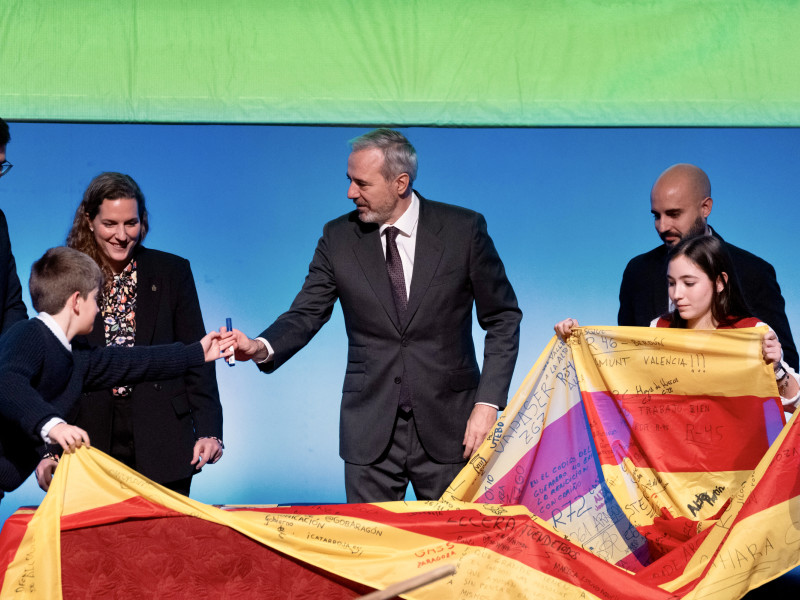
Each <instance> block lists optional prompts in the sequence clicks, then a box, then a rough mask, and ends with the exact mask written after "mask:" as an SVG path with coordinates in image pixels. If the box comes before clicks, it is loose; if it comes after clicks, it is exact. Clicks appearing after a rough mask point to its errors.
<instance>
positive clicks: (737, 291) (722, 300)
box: [667, 235, 751, 329]
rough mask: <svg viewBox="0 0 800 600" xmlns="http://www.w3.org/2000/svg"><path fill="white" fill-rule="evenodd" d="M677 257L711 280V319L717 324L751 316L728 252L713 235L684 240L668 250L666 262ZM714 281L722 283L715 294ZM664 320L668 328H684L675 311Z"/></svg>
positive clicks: (730, 322) (725, 323) (684, 324)
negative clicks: (690, 263)
mask: <svg viewBox="0 0 800 600" xmlns="http://www.w3.org/2000/svg"><path fill="white" fill-rule="evenodd" d="M679 256H685V257H686V258H688V259H689V260H690V261H692V262H693V263H694V264H695V265H697V266H698V267H699V268H700V270H701V271H703V273H705V274H706V275H707V276H708V278H709V279H710V280H711V283H712V286H711V316H712V317H713V318H714V320H715V321H716V322H717V323H719V324H721V325H730V324H732V323H735V322H736V321H738V320H739V319H742V318H744V317H749V316H751V314H750V309H749V308H748V307H747V303H746V302H745V300H744V296H743V295H742V291H741V288H740V287H739V282H738V280H737V279H736V273H735V271H734V270H733V264H732V263H731V259H730V256H728V251H727V250H726V249H725V247H724V246H723V245H722V242H721V241H720V240H719V238H716V237H714V236H713V235H698V236H693V237H688V238H684V239H682V240H681V241H680V242H678V243H677V244H676V245H675V246H673V247H672V249H671V250H670V252H669V255H668V257H667V259H668V260H669V261H670V262H671V261H673V260H674V259H676V258H677V257H679ZM723 274H724V275H727V277H724V276H723ZM717 281H721V282H722V291H719V292H718V291H717V285H716V282H717ZM667 319H668V320H669V321H670V327H677V328H681V329H685V328H686V319H682V318H681V316H680V314H678V311H677V309H676V310H674V311H672V313H670V314H669V315H668V317H667Z"/></svg>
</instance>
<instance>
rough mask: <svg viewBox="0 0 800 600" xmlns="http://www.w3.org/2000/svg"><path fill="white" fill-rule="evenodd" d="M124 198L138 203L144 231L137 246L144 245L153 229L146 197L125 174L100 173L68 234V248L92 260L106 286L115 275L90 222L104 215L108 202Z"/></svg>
mask: <svg viewBox="0 0 800 600" xmlns="http://www.w3.org/2000/svg"><path fill="white" fill-rule="evenodd" d="M120 198H134V199H135V200H136V207H137V210H138V212H139V222H140V223H141V227H142V228H141V233H140V234H139V241H138V242H137V243H138V244H141V243H142V242H143V241H144V238H145V236H146V235H147V230H148V229H149V227H148V222H147V207H146V206H145V203H144V194H143V193H142V190H140V189H139V186H138V185H137V183H136V182H135V181H134V180H133V177H131V176H130V175H125V174H124V173H114V172H107V173H100V175H98V176H97V177H95V178H94V179H92V181H91V183H89V187H87V188H86V191H85V192H84V193H83V200H82V201H81V203H80V205H79V206H78V210H76V211H75V218H74V219H73V221H72V228H71V229H70V230H69V233H68V234H67V246H69V247H70V248H75V250H80V251H81V252H83V253H84V254H88V255H89V256H91V257H92V258H93V259H94V262H96V263H97V264H98V265H99V266H100V269H101V270H102V271H103V275H104V277H105V279H106V285H108V284H109V283H110V282H111V280H113V278H114V273H113V272H112V270H111V267H110V266H109V265H108V262H107V261H106V259H105V257H104V256H103V253H102V252H100V249H99V248H98V247H97V241H96V240H95V238H94V233H92V230H91V227H90V226H89V221H91V220H92V219H94V218H95V217H96V216H97V213H98V212H100V205H101V204H103V201H104V200H118V199H120ZM87 217H88V218H87Z"/></svg>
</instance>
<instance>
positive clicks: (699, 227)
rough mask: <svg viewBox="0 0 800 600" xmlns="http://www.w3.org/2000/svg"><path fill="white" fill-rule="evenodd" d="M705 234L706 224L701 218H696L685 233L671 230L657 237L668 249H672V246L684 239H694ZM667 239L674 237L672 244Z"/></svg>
mask: <svg viewBox="0 0 800 600" xmlns="http://www.w3.org/2000/svg"><path fill="white" fill-rule="evenodd" d="M705 233H706V222H705V219H703V217H697V220H696V221H695V222H694V223H692V226H691V227H690V228H689V231H687V232H686V233H681V232H680V231H678V230H677V229H671V230H669V231H665V232H664V233H660V234H659V237H660V238H661V241H663V242H664V243H665V244H666V245H667V247H668V248H672V247H673V246H675V245H677V244H678V242H680V241H681V240H685V239H686V238H690V237H694V236H696V235H705ZM667 237H676V238H678V239H676V240H675V241H674V242H672V243H670V242H668V241H667Z"/></svg>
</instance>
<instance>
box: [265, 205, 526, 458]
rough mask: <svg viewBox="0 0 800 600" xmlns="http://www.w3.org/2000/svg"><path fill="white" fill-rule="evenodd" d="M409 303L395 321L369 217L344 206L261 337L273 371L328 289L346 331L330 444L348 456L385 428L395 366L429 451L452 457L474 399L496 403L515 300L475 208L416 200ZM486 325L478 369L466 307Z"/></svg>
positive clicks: (507, 361) (514, 327)
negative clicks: (334, 440)
mask: <svg viewBox="0 0 800 600" xmlns="http://www.w3.org/2000/svg"><path fill="white" fill-rule="evenodd" d="M417 196H418V197H419V199H420V213H419V224H418V226H417V242H416V250H415V257H414V270H413V274H412V277H411V290H410V293H409V299H408V309H407V311H406V315H405V318H404V319H403V321H402V322H398V317H397V312H396V310H395V305H394V300H393V299H392V291H391V284H390V283H389V277H388V275H387V272H386V263H385V258H384V254H383V250H382V246H381V244H382V240H381V236H380V232H379V227H378V225H376V224H366V223H362V222H361V221H360V220H359V219H358V216H357V213H356V212H355V211H354V212H352V213H349V214H347V215H344V216H342V217H339V218H338V219H336V220H334V221H331V222H329V223H327V224H326V225H325V227H324V229H323V233H322V238H321V239H320V240H319V243H318V245H317V249H316V252H315V254H314V258H313V260H312V261H311V265H310V267H309V272H308V276H307V277H306V280H305V283H304V284H303V288H302V289H301V291H300V293H299V294H298V295H297V297H296V298H295V300H294V302H293V303H292V306H291V307H290V309H289V310H288V311H287V312H286V313H284V314H283V315H281V316H280V317H279V318H278V319H277V320H276V321H275V323H273V324H272V325H271V326H270V327H269V328H267V329H266V330H265V331H264V332H263V333H262V334H261V337H263V338H265V339H266V340H268V341H269V342H270V345H271V346H272V348H273V350H274V352H275V356H274V358H273V360H271V361H270V362H268V363H265V364H262V365H260V368H261V369H262V370H263V371H265V372H272V371H274V370H275V369H277V368H278V367H279V366H281V365H282V364H283V363H285V362H286V361H287V360H289V358H291V357H292V356H293V355H294V354H295V352H297V351H298V350H300V349H301V348H302V347H303V346H305V345H306V344H307V343H308V341H309V340H310V339H311V338H312V337H313V336H314V334H316V333H317V331H319V329H320V327H322V325H323V324H325V322H327V320H328V319H329V318H330V315H331V311H332V310H333V305H334V303H335V302H336V299H337V298H338V299H339V300H340V302H341V305H342V312H343V313H344V320H345V328H346V330H347V338H348V354H347V370H346V372H345V376H344V385H343V387H342V405H341V415H340V423H339V429H340V439H339V453H340V455H341V457H342V458H343V459H344V460H345V461H347V462H349V463H353V464H362V465H363V464H370V463H372V462H374V461H375V460H377V459H378V457H379V456H380V454H381V453H382V452H383V451H384V450H385V449H386V447H387V445H388V443H389V440H390V439H391V434H392V428H393V426H394V421H395V416H396V414H397V406H398V400H399V394H400V382H401V378H402V377H405V379H406V383H407V384H408V383H410V385H411V390H412V403H413V412H414V417H415V420H416V424H417V429H418V432H419V437H420V440H421V442H422V444H423V446H424V448H425V450H426V451H427V453H428V454H429V455H430V456H431V457H433V459H435V460H436V461H439V462H443V463H455V462H459V461H462V460H463V458H462V453H463V446H462V441H463V438H464V432H465V429H466V423H467V420H468V419H469V416H470V413H471V411H472V408H473V406H474V404H475V402H478V401H484V402H489V403H493V404H497V405H500V406H501V407H502V406H504V405H505V402H506V399H507V395H508V388H509V384H510V381H511V375H512V372H513V370H514V363H515V362H516V359H517V351H518V347H519V322H520V319H521V318H522V312H521V311H520V310H519V308H518V306H517V299H516V296H515V294H514V290H513V289H512V287H511V284H510V283H509V281H508V278H507V277H506V273H505V269H504V267H503V263H502V261H501V260H500V257H499V256H498V255H497V251H496V250H495V247H494V243H493V242H492V240H491V238H490V237H489V234H488V232H487V230H486V221H485V220H484V218H483V216H481V215H480V214H478V213H476V212H473V211H470V210H467V209H464V208H460V207H457V206H451V205H448V204H442V203H439V202H432V201H428V200H425V199H424V198H422V197H421V196H419V194H417ZM473 302H474V305H475V308H476V312H477V317H478V323H479V324H480V326H481V327H482V328H483V329H484V330H486V341H485V345H484V346H485V347H484V359H483V371H482V372H481V370H479V368H478V362H477V359H476V356H475V348H474V344H473V341H472V307H473Z"/></svg>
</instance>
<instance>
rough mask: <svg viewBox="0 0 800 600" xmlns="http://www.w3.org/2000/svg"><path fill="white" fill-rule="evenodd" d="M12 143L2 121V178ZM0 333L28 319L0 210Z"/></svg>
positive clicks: (6, 169) (0, 160)
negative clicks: (7, 151) (8, 149)
mask: <svg viewBox="0 0 800 600" xmlns="http://www.w3.org/2000/svg"><path fill="white" fill-rule="evenodd" d="M10 141H11V135H10V133H9V131H8V124H7V123H6V122H5V121H4V120H3V119H0V165H1V166H0V177H3V176H4V175H5V174H6V173H8V171H9V169H11V164H10V163H8V162H6V146H7V145H8V142H10ZM0 301H2V306H0V333H5V332H6V331H8V329H9V328H10V327H11V326H12V325H13V324H14V323H16V322H17V321H24V320H25V319H27V318H28V313H27V311H26V310H25V303H24V302H23V301H22V286H21V285H20V283H19V277H18V276H17V265H16V262H15V261H14V255H13V254H12V253H11V240H10V239H9V237H8V224H7V223H6V216H5V215H4V214H3V211H2V210H0Z"/></svg>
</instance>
